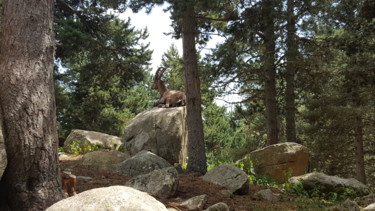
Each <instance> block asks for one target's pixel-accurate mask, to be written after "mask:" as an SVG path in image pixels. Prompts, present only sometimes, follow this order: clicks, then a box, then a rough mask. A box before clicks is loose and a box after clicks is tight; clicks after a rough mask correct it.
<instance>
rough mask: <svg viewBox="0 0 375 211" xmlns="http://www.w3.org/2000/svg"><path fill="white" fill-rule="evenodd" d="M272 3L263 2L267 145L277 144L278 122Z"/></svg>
mask: <svg viewBox="0 0 375 211" xmlns="http://www.w3.org/2000/svg"><path fill="white" fill-rule="evenodd" d="M273 6H274V3H273V1H272V0H265V1H263V9H264V14H266V16H265V23H266V24H265V25H266V26H267V27H265V30H264V44H265V48H264V49H265V52H264V71H265V86H264V92H265V106H266V119H267V120H266V127H267V144H268V145H272V144H277V143H278V142H279V138H278V133H279V131H278V122H277V103H276V67H275V48H276V44H275V37H276V36H275V27H274V7H273Z"/></svg>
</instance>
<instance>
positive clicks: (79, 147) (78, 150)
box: [65, 140, 103, 156]
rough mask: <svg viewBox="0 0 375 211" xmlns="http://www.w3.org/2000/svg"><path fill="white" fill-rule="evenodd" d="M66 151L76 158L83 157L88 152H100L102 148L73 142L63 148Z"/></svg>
mask: <svg viewBox="0 0 375 211" xmlns="http://www.w3.org/2000/svg"><path fill="white" fill-rule="evenodd" d="M65 149H66V151H67V152H69V153H71V154H74V155H76V156H78V155H83V154H86V153H88V152H93V151H98V150H102V149H103V147H102V146H100V145H97V144H94V145H91V144H90V143H89V142H87V141H85V142H83V144H82V142H81V141H79V140H73V141H72V143H71V144H69V145H68V146H66V147H65Z"/></svg>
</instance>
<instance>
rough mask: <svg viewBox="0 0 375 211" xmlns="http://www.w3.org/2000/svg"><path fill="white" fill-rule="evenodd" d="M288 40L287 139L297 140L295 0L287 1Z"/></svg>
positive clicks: (286, 77) (286, 78) (290, 140)
mask: <svg viewBox="0 0 375 211" xmlns="http://www.w3.org/2000/svg"><path fill="white" fill-rule="evenodd" d="M287 7H288V8H287V18H288V20H287V25H286V29H287V38H286V39H287V40H286V46H287V51H286V60H287V65H286V76H285V81H286V90H285V104H286V105H285V119H286V140H287V141H289V142H297V138H296V122H295V121H296V120H295V115H296V106H295V93H294V89H295V88H294V77H295V72H296V61H297V53H298V46H297V42H296V39H295V37H296V17H295V15H294V12H293V11H294V7H295V6H294V0H288V2H287Z"/></svg>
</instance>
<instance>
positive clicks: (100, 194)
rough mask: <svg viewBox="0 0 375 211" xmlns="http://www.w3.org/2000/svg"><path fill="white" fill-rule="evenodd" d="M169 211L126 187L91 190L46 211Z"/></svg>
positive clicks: (153, 199)
mask: <svg viewBox="0 0 375 211" xmlns="http://www.w3.org/2000/svg"><path fill="white" fill-rule="evenodd" d="M72 210H80V211H97V210H107V211H115V210H132V211H167V208H166V207H165V206H164V205H163V204H162V203H161V202H159V201H157V200H156V199H155V198H154V197H152V196H150V195H148V194H147V193H144V192H141V191H139V190H135V189H133V188H130V187H125V186H111V187H106V188H96V189H91V190H88V191H85V192H82V193H80V194H77V195H76V196H73V197H69V198H67V199H64V200H61V201H59V202H57V203H55V204H54V205H52V206H51V207H49V208H47V210H46V211H72Z"/></svg>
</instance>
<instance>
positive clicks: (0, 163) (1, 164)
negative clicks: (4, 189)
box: [0, 116, 8, 180]
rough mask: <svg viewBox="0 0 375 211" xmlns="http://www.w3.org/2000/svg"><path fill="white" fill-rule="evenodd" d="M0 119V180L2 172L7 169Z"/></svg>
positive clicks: (0, 120)
mask: <svg viewBox="0 0 375 211" xmlns="http://www.w3.org/2000/svg"><path fill="white" fill-rule="evenodd" d="M1 122H2V119H1V116H0V180H1V177H2V176H3V173H4V170H5V168H6V167H7V163H8V162H7V161H8V160H7V154H6V151H5V143H4V137H3V131H2V130H3V126H2V125H1Z"/></svg>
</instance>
